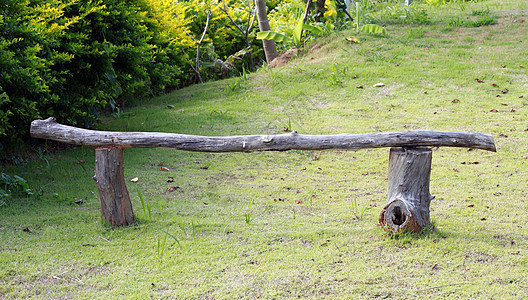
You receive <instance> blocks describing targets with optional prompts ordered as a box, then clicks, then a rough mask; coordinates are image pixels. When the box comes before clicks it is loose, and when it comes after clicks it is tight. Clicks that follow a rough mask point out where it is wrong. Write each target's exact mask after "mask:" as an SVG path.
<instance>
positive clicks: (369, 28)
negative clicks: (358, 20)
mask: <svg viewBox="0 0 528 300" xmlns="http://www.w3.org/2000/svg"><path fill="white" fill-rule="evenodd" d="M360 30H361V31H363V32H365V33H369V34H379V35H387V29H385V28H384V27H381V26H380V25H376V24H367V25H363V26H361V28H360Z"/></svg>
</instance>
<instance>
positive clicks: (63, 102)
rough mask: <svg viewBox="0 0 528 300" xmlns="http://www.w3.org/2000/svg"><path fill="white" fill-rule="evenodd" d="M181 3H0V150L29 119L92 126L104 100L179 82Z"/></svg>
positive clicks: (21, 133) (184, 42)
mask: <svg viewBox="0 0 528 300" xmlns="http://www.w3.org/2000/svg"><path fill="white" fill-rule="evenodd" d="M183 10H184V8H183V7H181V6H178V5H173V4H172V2H170V1H167V0H137V1H132V0H108V1H105V2H104V4H102V3H101V2H98V1H88V0H81V1H73V0H59V1H56V0H44V1H33V0H6V1H4V2H3V4H2V5H0V32H2V33H3V34H2V35H1V36H0V69H1V70H2V75H0V147H1V146H4V147H5V146H7V145H8V144H14V142H15V141H18V140H20V139H21V138H27V137H28V131H29V124H30V122H31V121H32V120H34V119H42V118H46V117H49V116H54V117H56V118H57V119H58V121H59V122H62V123H66V124H71V125H78V126H82V127H90V126H92V125H93V124H94V122H95V120H96V119H97V116H98V111H100V109H102V108H103V107H104V106H105V105H106V104H108V103H109V102H110V101H116V100H121V101H124V100H126V99H127V98H129V97H131V96H136V95H139V96H145V95H151V94H156V93H159V92H161V91H163V90H164V89H165V88H167V87H176V86H179V85H181V84H182V79H183V78H185V76H186V75H185V74H184V73H183V71H182V69H181V68H182V66H185V64H186V62H185V60H184V57H185V55H184V54H183V49H184V48H185V47H187V48H188V47H191V46H192V45H193V42H192V41H191V40H190V39H189V38H188V37H187V36H186V34H185V26H186V21H185V19H178V18H176V17H174V16H178V15H182V14H183Z"/></svg>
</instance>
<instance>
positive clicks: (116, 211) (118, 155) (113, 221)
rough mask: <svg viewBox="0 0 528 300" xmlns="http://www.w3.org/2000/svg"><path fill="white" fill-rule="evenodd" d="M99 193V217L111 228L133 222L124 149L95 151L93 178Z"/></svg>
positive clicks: (114, 148) (99, 148)
mask: <svg viewBox="0 0 528 300" xmlns="http://www.w3.org/2000/svg"><path fill="white" fill-rule="evenodd" d="M93 179H94V180H95V182H96V184H97V190H98V191H99V200H100V203H101V217H102V218H103V220H105V221H106V222H107V223H108V224H110V225H112V226H127V225H130V224H132V223H133V222H134V211H133V210H132V203H131V202H130V196H129V195H128V190H127V187H126V184H125V167H124V149H123V148H120V147H98V148H96V149H95V176H94V177H93Z"/></svg>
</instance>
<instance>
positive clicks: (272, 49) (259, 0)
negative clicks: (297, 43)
mask: <svg viewBox="0 0 528 300" xmlns="http://www.w3.org/2000/svg"><path fill="white" fill-rule="evenodd" d="M255 5H256V6H257V19H258V24H259V29H260V31H269V30H270V26H269V21H268V13H267V12H266V0H255ZM262 45H263V47H264V54H265V55H266V62H267V63H268V65H269V64H270V63H271V62H272V61H273V60H274V59H275V58H277V56H279V55H278V54H277V47H276V46H275V41H273V40H262Z"/></svg>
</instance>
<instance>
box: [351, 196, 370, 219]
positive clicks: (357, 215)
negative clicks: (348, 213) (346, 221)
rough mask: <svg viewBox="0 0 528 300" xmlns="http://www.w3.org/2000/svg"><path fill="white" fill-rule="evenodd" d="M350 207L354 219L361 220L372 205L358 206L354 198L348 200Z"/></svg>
mask: <svg viewBox="0 0 528 300" xmlns="http://www.w3.org/2000/svg"><path fill="white" fill-rule="evenodd" d="M350 204H351V208H352V214H353V215H354V219H356V220H361V219H363V216H364V215H365V212H367V210H369V209H371V208H372V207H368V206H365V207H361V208H360V207H359V204H358V202H357V200H356V199H352V200H350Z"/></svg>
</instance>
